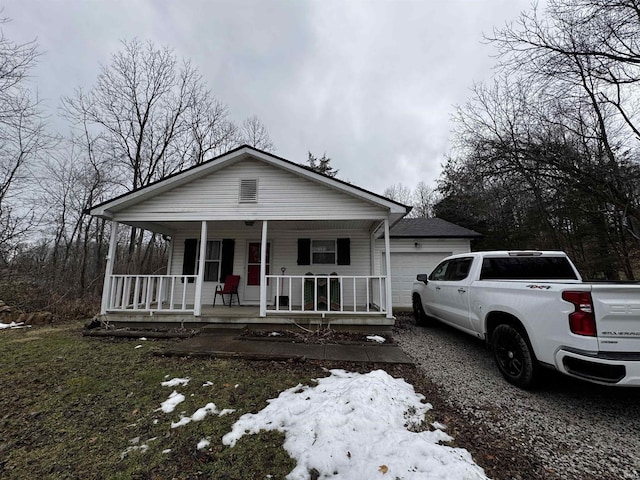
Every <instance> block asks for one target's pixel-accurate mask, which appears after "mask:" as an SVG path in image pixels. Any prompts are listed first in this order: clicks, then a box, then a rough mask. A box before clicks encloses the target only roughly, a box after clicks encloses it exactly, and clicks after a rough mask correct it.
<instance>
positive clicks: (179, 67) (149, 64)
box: [62, 40, 266, 254]
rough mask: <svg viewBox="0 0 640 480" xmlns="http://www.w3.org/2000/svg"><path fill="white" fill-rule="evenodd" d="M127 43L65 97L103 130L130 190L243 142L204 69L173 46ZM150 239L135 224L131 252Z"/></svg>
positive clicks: (71, 113) (70, 113)
mask: <svg viewBox="0 0 640 480" xmlns="http://www.w3.org/2000/svg"><path fill="white" fill-rule="evenodd" d="M122 45H123V48H122V50H121V51H119V52H117V53H116V54H114V55H113V57H112V59H111V63H110V64H109V65H106V66H103V67H102V71H101V73H100V75H99V77H98V80H97V83H96V85H95V86H94V87H93V88H92V89H91V90H90V91H89V92H87V93H85V92H83V91H82V90H80V89H79V90H77V91H76V92H75V94H74V96H72V97H66V98H64V99H63V101H62V103H63V110H64V112H65V114H66V116H67V117H68V118H69V119H71V120H72V121H73V122H75V124H76V125H78V124H83V123H86V124H87V125H88V127H89V128H90V130H91V131H92V132H97V133H98V135H97V136H95V138H96V140H97V141H99V142H100V144H101V145H100V148H101V150H102V151H104V152H108V154H109V155H110V157H111V159H112V167H113V168H112V170H113V171H114V172H115V173H117V174H119V178H120V183H121V185H122V187H123V188H124V189H125V190H136V189H138V188H140V187H144V186H146V185H148V184H150V183H152V182H154V181H156V180H159V179H161V178H164V177H166V176H168V175H170V174H172V173H175V172H177V171H179V170H180V169H182V168H184V167H185V166H191V165H194V164H198V163H201V162H202V161H203V160H204V159H205V156H207V155H209V154H211V155H213V154H215V153H219V152H221V151H222V150H224V149H226V148H228V147H231V146H234V143H236V144H237V139H236V127H235V126H234V124H233V123H232V122H231V121H230V120H229V119H228V112H227V108H226V107H225V106H224V105H222V104H221V103H220V102H218V101H217V100H215V99H214V98H213V96H212V95H211V93H210V92H209V90H207V88H206V86H205V84H204V82H203V80H202V78H201V76H200V74H199V73H198V71H197V69H196V68H194V67H193V66H192V65H191V64H190V63H189V62H186V61H185V62H182V63H179V62H178V60H177V59H176V57H175V55H174V54H173V52H172V51H171V50H170V49H169V48H168V47H163V48H156V47H155V46H154V45H153V44H151V43H147V44H143V43H141V42H139V41H138V40H132V41H128V42H127V41H124V42H123V43H122ZM265 133H266V132H265ZM142 240H143V237H142V234H139V233H138V231H137V229H132V231H131V237H130V243H129V252H130V254H132V253H133V252H134V249H135V246H136V245H137V246H138V247H140V246H141V243H142ZM138 250H140V249H138Z"/></svg>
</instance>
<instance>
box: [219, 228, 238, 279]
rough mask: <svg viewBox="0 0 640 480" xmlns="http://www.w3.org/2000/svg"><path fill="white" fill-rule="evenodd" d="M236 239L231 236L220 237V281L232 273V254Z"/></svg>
mask: <svg viewBox="0 0 640 480" xmlns="http://www.w3.org/2000/svg"><path fill="white" fill-rule="evenodd" d="M235 249H236V241H235V240H234V239H233V238H224V239H222V260H221V261H220V282H222V283H224V281H225V280H226V279H227V275H233V254H234V252H235Z"/></svg>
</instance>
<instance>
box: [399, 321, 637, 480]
mask: <svg viewBox="0 0 640 480" xmlns="http://www.w3.org/2000/svg"><path fill="white" fill-rule="evenodd" d="M409 318H412V317H409ZM399 325H400V327H399V328H398V329H397V331H396V332H395V333H394V338H395V340H396V341H397V342H398V343H399V344H400V346H401V347H402V348H403V349H404V351H405V352H406V353H407V354H408V355H409V356H411V357H412V358H413V359H414V360H415V361H416V363H417V364H418V365H419V368H420V369H421V370H422V371H423V373H424V375H425V376H426V377H427V379H428V380H430V381H431V382H433V383H434V384H435V385H436V387H437V389H438V392H439V394H440V396H441V398H442V400H443V401H444V402H445V403H446V404H447V405H448V406H449V407H451V409H452V410H453V411H454V412H457V413H458V414H460V415H461V417H462V418H463V419H464V421H465V422H466V423H467V425H468V426H469V427H470V429H469V430H470V431H478V432H483V438H485V439H488V444H487V450H488V451H489V452H490V451H491V442H494V441H495V442H501V444H502V445H504V444H505V442H506V443H507V444H508V445H509V450H510V451H512V452H513V455H515V456H514V457H513V461H514V462H518V463H520V462H519V461H518V459H517V458H516V457H520V456H522V457H528V458H530V459H533V461H534V463H535V464H536V465H537V466H538V468H537V469H536V471H535V472H534V471H531V470H529V471H527V469H526V468H524V467H522V468H518V469H515V470H516V471H517V472H518V473H517V474H513V470H514V469H511V473H510V474H509V475H508V476H506V477H495V472H493V475H494V478H498V479H499V480H502V479H503V478H521V479H530V478H536V479H537V478H543V476H541V471H542V472H543V473H544V478H561V479H580V480H585V479H594V480H596V479H598V480H602V479H616V480H618V479H640V389H628V388H624V389H621V388H611V387H602V386H599V385H592V384H588V383H586V382H581V381H576V380H573V379H571V378H569V377H566V376H563V375H559V374H557V373H555V372H548V373H545V376H544V379H543V382H542V386H541V387H538V389H537V390H535V391H532V392H528V391H524V390H520V389H518V388H516V387H513V386H511V385H510V384H508V383H507V382H506V381H504V380H503V379H502V376H501V375H500V373H499V372H498V370H497V368H496V367H495V365H494V363H493V357H492V356H491V353H490V351H489V350H488V349H487V348H486V347H485V345H484V343H483V342H481V341H479V340H476V339H474V338H473V337H471V336H469V335H466V334H464V333H461V332H458V331H457V330H454V329H451V328H449V327H447V326H445V325H442V324H437V325H435V326H433V327H427V328H422V327H416V326H415V325H413V324H412V323H410V321H408V319H407V318H405V319H404V321H400V322H399ZM454 436H455V435H454ZM479 451H480V450H479ZM502 451H503V452H504V449H503V450H502ZM474 456H477V454H475V455H474ZM485 456H486V458H488V459H491V458H493V455H490V454H489V453H485ZM503 461H504V460H503ZM480 463H482V462H480ZM523 465H525V466H526V463H524V464H523Z"/></svg>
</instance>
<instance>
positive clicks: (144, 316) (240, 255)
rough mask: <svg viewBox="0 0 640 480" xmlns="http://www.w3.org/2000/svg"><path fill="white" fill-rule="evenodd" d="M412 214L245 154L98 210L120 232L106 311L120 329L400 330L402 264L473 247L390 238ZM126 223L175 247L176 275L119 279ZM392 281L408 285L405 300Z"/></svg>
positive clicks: (252, 152) (171, 265)
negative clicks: (128, 325) (278, 326)
mask: <svg viewBox="0 0 640 480" xmlns="http://www.w3.org/2000/svg"><path fill="white" fill-rule="evenodd" d="M409 210H410V207H407V206H405V205H402V204H400V203H398V202H395V201H393V200H390V199H388V198H385V197H382V196H380V195H377V194H374V193H372V192H369V191H367V190H364V189H362V188H359V187H356V186H355V185H352V184H350V183H346V182H343V181H340V180H338V179H335V178H331V177H328V176H325V175H322V174H318V173H316V172H314V171H312V170H310V169H309V168H307V167H304V166H302V165H299V164H296V163H293V162H290V161H288V160H285V159H283V158H280V157H277V156H275V155H272V154H270V153H266V152H263V151H260V150H257V149H255V148H252V147H249V146H242V147H239V148H236V149H235V150H232V151H230V152H228V153H226V154H224V155H221V156H219V157H217V158H214V159H212V160H210V161H207V162H205V163H203V164H201V165H198V166H195V167H192V168H190V169H187V170H185V171H182V172H180V173H177V174H175V175H172V176H170V177H167V178H165V179H163V180H161V181H158V182H156V183H154V184H151V185H149V186H147V187H144V188H141V189H139V190H136V191H133V192H130V193H127V194H124V195H121V196H119V197H116V198H114V199H111V200H108V201H106V202H104V203H101V204H99V205H96V206H94V207H92V208H91V209H90V210H89V211H90V213H91V214H92V215H95V216H99V217H101V218H106V219H108V220H110V221H111V229H112V234H111V244H110V248H109V255H108V258H107V265H106V273H105V282H104V290H103V295H102V306H101V312H100V313H101V315H102V317H103V318H104V319H105V320H107V321H117V322H142V321H145V322H148V321H156V322H163V323H165V322H198V323H202V322H205V323H207V322H210V323H290V322H303V323H304V322H309V323H332V324H351V325H392V324H393V322H394V318H393V311H392V308H393V304H394V301H395V300H397V301H399V302H400V303H401V304H404V303H406V302H405V301H404V296H403V293H402V289H404V288H405V287H406V281H405V280H404V277H405V276H406V275H405V273H404V267H403V265H404V266H406V264H409V265H411V267H409V268H412V266H414V265H415V262H414V261H413V260H411V259H407V258H405V256H404V254H405V253H412V254H414V255H415V254H416V252H418V253H422V252H429V255H426V256H425V257H424V259H425V261H426V263H425V269H426V268H427V264H430V262H431V263H433V262H434V261H435V259H436V256H438V255H439V256H440V258H442V257H443V256H445V254H448V253H455V252H458V251H460V249H464V248H465V247H466V248H468V240H467V241H466V243H465V242H464V241H462V240H460V241H459V242H458V240H456V241H454V242H450V243H446V242H444V241H439V240H437V239H433V238H432V239H429V240H427V238H426V237H425V238H423V239H421V240H420V242H418V240H416V238H418V237H419V236H418V237H415V236H414V237H406V238H405V237H402V232H401V231H400V233H399V236H398V238H397V239H395V238H393V239H392V235H391V233H390V232H391V231H392V227H393V226H394V225H395V224H396V223H397V222H398V221H399V220H401V219H402V217H404V215H406V214H407V212H408V211H409ZM123 224H124V225H129V226H132V227H137V228H143V229H145V230H148V231H152V232H156V233H159V234H163V235H165V236H166V237H167V238H169V239H170V253H169V261H168V265H167V269H166V274H163V275H135V274H134V275H123V274H114V264H113V263H114V262H113V259H114V258H115V251H116V250H115V249H116V242H117V238H118V235H117V232H118V228H119V226H120V225H123ZM449 225H450V224H449ZM467 232H468V231H467ZM407 238H408V240H407ZM392 242H394V244H393V245H392ZM456 242H458V243H456ZM418 243H420V245H421V247H419V248H418V247H416V246H415V245H417V244H418ZM463 251H464V250H463ZM394 257H396V258H397V262H396V263H397V265H392V258H394ZM423 263H424V262H423ZM407 271H408V270H407ZM420 273H423V270H420ZM229 275H232V276H233V277H229V278H231V279H233V278H234V277H237V276H239V285H238V289H237V295H233V297H232V299H233V301H234V303H233V308H230V307H228V306H223V304H222V301H221V298H220V297H221V296H216V289H217V288H221V287H222V285H223V284H224V283H225V280H227V277H228V276H229ZM392 275H395V276H396V277H397V278H402V279H403V280H402V282H401V283H399V284H398V285H397V286H396V289H398V290H397V291H396V292H395V293H393V289H392V280H391V276H392ZM407 275H409V274H407ZM411 275H413V278H415V275H414V274H413V271H411ZM411 275H409V276H411ZM409 289H410V287H409ZM215 297H217V298H215ZM223 298H224V300H225V301H226V302H227V304H228V303H229V302H230V300H231V298H230V296H229V295H225V296H223ZM214 300H215V305H216V306H215V307H213V304H214ZM409 304H410V303H409Z"/></svg>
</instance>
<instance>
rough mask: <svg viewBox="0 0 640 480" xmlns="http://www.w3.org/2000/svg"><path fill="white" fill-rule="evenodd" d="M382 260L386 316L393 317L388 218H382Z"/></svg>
mask: <svg viewBox="0 0 640 480" xmlns="http://www.w3.org/2000/svg"><path fill="white" fill-rule="evenodd" d="M384 260H385V262H386V265H387V278H386V280H385V282H384V285H385V287H386V293H387V318H393V305H392V304H391V246H390V242H389V219H388V218H385V219H384Z"/></svg>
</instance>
